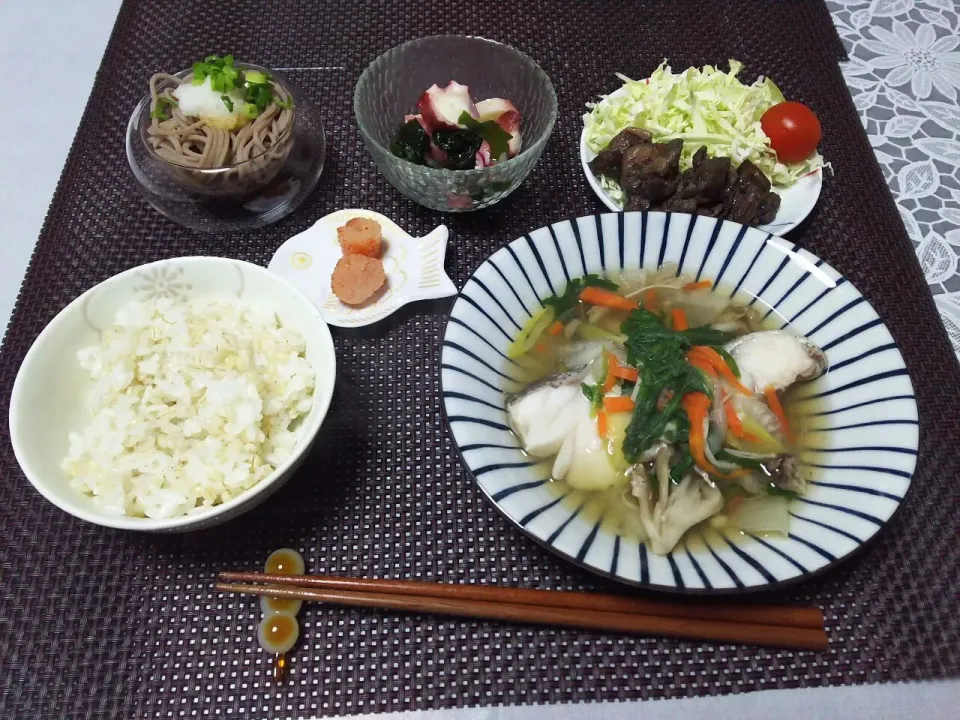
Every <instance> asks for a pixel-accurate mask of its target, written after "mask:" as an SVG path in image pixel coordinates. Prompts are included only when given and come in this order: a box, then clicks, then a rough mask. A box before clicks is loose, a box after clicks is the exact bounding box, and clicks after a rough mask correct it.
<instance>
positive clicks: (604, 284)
mask: <svg viewBox="0 0 960 720" xmlns="http://www.w3.org/2000/svg"><path fill="white" fill-rule="evenodd" d="M585 287H599V288H604V289H605V290H617V288H618V286H617V284H616V283H615V282H611V281H610V280H607V279H605V278H602V277H600V276H599V275H592V274H588V275H584V276H583V277H579V278H577V279H576V280H571V281H570V282H568V283H567V287H565V288H564V289H563V292H562V293H560V294H559V295H554V296H553V297H549V298H547V299H546V300H544V301H543V304H544V305H549V306H550V307H552V308H553V309H554V310H555V311H556V313H557V317H560V316H561V315H563V314H564V313H565V312H568V311H570V310H573V308H575V307H576V306H577V303H578V302H580V293H582V292H583V289H584V288H585Z"/></svg>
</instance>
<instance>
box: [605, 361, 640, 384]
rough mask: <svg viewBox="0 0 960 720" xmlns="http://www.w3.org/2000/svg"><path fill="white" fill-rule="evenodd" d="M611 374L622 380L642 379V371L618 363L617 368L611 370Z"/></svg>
mask: <svg viewBox="0 0 960 720" xmlns="http://www.w3.org/2000/svg"><path fill="white" fill-rule="evenodd" d="M610 374H611V375H613V376H614V377H618V378H620V379H622V380H629V381H630V382H637V380H639V379H640V373H639V372H637V371H636V370H634V369H633V368H632V367H627V366H626V365H617V367H616V369H611V370H610Z"/></svg>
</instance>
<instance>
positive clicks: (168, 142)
mask: <svg viewBox="0 0 960 720" xmlns="http://www.w3.org/2000/svg"><path fill="white" fill-rule="evenodd" d="M192 77H193V76H192V74H188V75H186V76H184V77H178V76H176V75H170V74H168V73H156V74H155V75H153V77H151V78H150V112H151V122H150V126H149V127H148V128H147V135H148V142H149V145H150V148H151V149H152V150H153V152H154V153H156V155H157V156H158V157H160V158H161V159H163V160H165V161H167V162H168V163H170V164H171V165H173V166H176V168H177V169H178V170H179V172H177V173H176V174H177V176H178V178H179V179H180V180H182V181H184V182H186V183H188V184H190V185H194V186H204V187H205V188H206V189H207V190H210V189H212V188H211V186H215V187H216V189H217V190H218V191H221V192H243V191H249V190H253V189H257V188H258V187H260V186H262V185H264V184H266V183H267V182H269V181H270V180H272V179H273V177H274V176H275V175H276V174H277V173H278V172H279V171H280V168H281V167H282V166H283V162H284V160H285V159H286V156H287V154H288V153H289V151H290V146H291V143H290V142H289V140H290V137H291V131H292V125H293V117H294V115H293V113H294V111H293V106H292V103H291V102H290V100H291V98H290V94H289V93H288V92H287V91H286V89H284V88H283V87H282V86H281V85H279V84H278V83H276V82H275V81H273V80H271V81H270V86H271V89H272V90H273V93H274V98H275V99H276V100H279V101H280V103H281V104H284V105H288V106H289V107H283V108H282V107H280V106H279V105H278V104H277V103H276V102H271V103H270V104H269V105H267V106H266V107H265V108H264V110H263V112H261V113H260V115H259V116H257V118H256V119H254V120H252V121H251V122H249V123H247V124H246V125H244V126H243V127H241V128H239V129H237V130H224V129H221V128H217V127H212V126H210V125H207V124H206V123H205V122H204V121H203V120H202V119H199V118H195V117H191V116H188V115H185V114H184V113H183V112H182V111H181V110H180V108H179V107H178V104H177V100H176V97H175V96H174V91H175V90H176V89H177V87H179V86H180V85H181V84H183V83H187V82H190V81H191V80H192ZM162 99H165V100H166V102H165V103H163V102H162ZM158 105H166V106H167V107H168V109H169V117H168V118H167V119H164V120H161V119H159V118H157V117H155V116H153V113H154V112H155V111H156V110H157V107H158ZM217 168H225V170H224V171H223V172H219V173H207V172H191V170H194V171H203V170H213V169H217Z"/></svg>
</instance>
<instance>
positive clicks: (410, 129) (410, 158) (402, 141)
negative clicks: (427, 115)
mask: <svg viewBox="0 0 960 720" xmlns="http://www.w3.org/2000/svg"><path fill="white" fill-rule="evenodd" d="M429 147H430V138H429V137H428V136H427V133H426V131H425V130H424V129H423V126H422V125H421V124H420V123H419V122H417V121H416V120H408V121H407V122H405V123H404V124H403V125H401V126H400V127H399V129H398V130H397V135H396V137H394V139H393V142H392V143H390V152H392V153H393V154H394V155H396V156H397V157H398V158H402V159H403V160H406V161H407V162H412V163H415V164H417V165H423V164H424V163H425V162H426V156H427V150H428V149H429Z"/></svg>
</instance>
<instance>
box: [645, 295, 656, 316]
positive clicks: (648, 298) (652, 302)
mask: <svg viewBox="0 0 960 720" xmlns="http://www.w3.org/2000/svg"><path fill="white" fill-rule="evenodd" d="M643 307H645V308H646V309H647V310H649V311H650V312H656V311H657V291H656V290H647V291H646V292H645V293H644V294H643Z"/></svg>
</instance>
